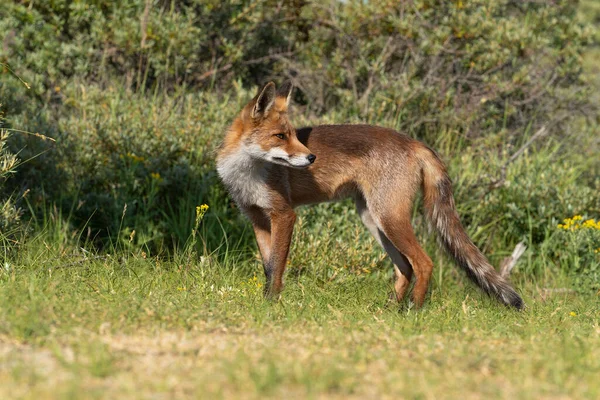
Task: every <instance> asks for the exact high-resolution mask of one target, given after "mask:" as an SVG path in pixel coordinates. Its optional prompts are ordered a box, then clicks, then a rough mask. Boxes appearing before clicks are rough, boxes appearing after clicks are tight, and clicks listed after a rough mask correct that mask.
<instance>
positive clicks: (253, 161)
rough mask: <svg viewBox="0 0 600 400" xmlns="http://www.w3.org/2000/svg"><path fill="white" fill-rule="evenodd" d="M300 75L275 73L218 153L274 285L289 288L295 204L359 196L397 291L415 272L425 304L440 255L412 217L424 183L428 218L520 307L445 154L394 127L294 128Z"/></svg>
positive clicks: (493, 290) (477, 272)
mask: <svg viewBox="0 0 600 400" xmlns="http://www.w3.org/2000/svg"><path fill="white" fill-rule="evenodd" d="M291 92H292V85H291V84H290V83H286V84H284V85H282V87H281V88H280V89H279V90H277V91H276V89H275V85H274V84H273V83H272V82H270V83H268V84H267V85H265V86H264V88H262V90H261V91H260V93H259V94H258V95H257V96H256V97H255V98H254V99H252V101H250V102H249V103H248V104H247V105H246V106H245V107H244V109H243V110H242V111H241V113H240V114H239V115H238V117H237V118H236V119H235V121H234V122H233V124H232V125H231V127H230V128H229V130H228V132H227V134H226V136H225V140H224V142H223V145H222V146H221V148H220V150H219V152H218V156H217V170H218V173H219V175H220V177H221V179H222V180H223V182H224V184H225V185H226V187H227V188H228V190H229V192H230V194H231V196H232V197H233V199H234V200H235V202H236V203H237V204H238V206H239V207H240V209H241V210H242V211H243V212H244V213H245V214H246V215H247V216H248V217H249V218H250V220H251V222H252V226H253V228H254V232H255V234H256V240H257V242H258V246H259V249H260V252H261V255H262V259H263V264H264V272H265V276H266V285H265V294H266V295H268V296H276V295H278V294H279V293H280V292H281V290H282V289H283V273H284V270H285V266H286V261H287V257H288V253H289V248H290V242H291V239H292V231H293V229H294V222H295V221H296V214H295V213H294V208H295V207H296V206H299V205H303V204H310V203H319V202H324V201H332V200H338V199H343V198H347V197H351V198H353V199H354V201H355V203H356V207H357V209H358V213H359V215H360V217H361V219H362V221H363V223H364V224H365V225H366V227H367V228H368V229H369V231H370V232H371V233H372V234H373V236H374V237H375V239H377V241H378V242H379V243H380V244H381V245H382V246H383V248H384V249H385V251H386V252H387V254H388V255H389V256H390V258H391V259H392V262H393V264H394V271H395V276H396V280H395V284H394V289H395V295H396V298H397V300H398V301H400V300H402V298H403V297H404V295H405V294H406V291H407V289H408V287H409V284H410V281H411V279H412V277H413V275H414V276H415V277H416V283H415V285H414V288H413V291H412V300H413V302H414V304H415V305H416V306H417V307H421V306H422V305H423V302H424V300H425V295H426V293H427V289H428V286H429V280H430V278H431V274H432V269H433V263H432V261H431V259H430V258H429V256H428V255H427V254H426V253H425V252H424V251H423V249H422V248H421V246H420V245H419V243H418V241H417V238H416V236H415V234H414V232H413V228H412V226H411V218H410V216H411V210H412V205H413V202H414V199H415V196H416V194H417V192H418V190H419V189H420V188H422V189H423V192H424V204H425V210H426V215H427V217H428V220H429V221H430V223H431V224H432V225H433V227H434V228H435V229H436V230H437V232H438V233H439V235H440V238H441V242H442V243H443V244H444V246H445V248H446V249H447V250H448V252H449V253H450V255H451V256H452V257H453V258H454V259H455V260H456V262H457V263H458V265H459V266H461V267H462V269H464V270H465V272H466V273H467V275H468V277H469V278H471V279H472V280H473V281H474V282H475V283H476V284H477V285H478V286H479V287H480V288H481V289H483V290H484V291H485V292H486V293H488V294H489V295H491V296H494V297H496V298H497V299H498V300H499V301H501V302H502V303H504V304H506V305H508V306H512V307H515V308H517V309H521V308H522V307H523V300H522V299H521V297H520V296H519V295H518V294H517V292H515V290H514V289H513V288H512V287H511V285H510V284H509V283H508V282H507V281H506V280H505V279H504V278H503V277H501V276H500V275H499V274H498V273H497V272H496V270H495V269H494V268H493V267H492V266H491V265H490V263H489V262H488V261H487V259H486V258H485V256H484V255H483V254H482V253H481V252H480V251H479V249H478V248H477V247H476V246H475V245H474V244H473V242H472V241H471V239H470V238H469V237H468V236H467V234H466V232H465V230H464V228H463V227H462V225H461V223H460V219H459V217H458V214H457V212H456V209H455V206H454V198H453V196H452V183H451V181H450V178H449V177H448V174H447V172H446V168H445V166H444V164H443V163H442V162H441V160H440V159H439V157H438V156H437V154H436V153H435V152H434V151H433V150H431V149H430V148H428V147H427V146H425V145H424V144H423V143H421V142H419V141H417V140H414V139H412V138H410V137H408V136H406V135H403V134H400V133H398V132H396V131H394V130H391V129H386V128H381V127H376V126H369V125H324V126H314V127H308V128H301V129H294V127H293V126H292V124H291V123H290V121H289V119H288V114H287V110H288V106H289V103H290V96H291Z"/></svg>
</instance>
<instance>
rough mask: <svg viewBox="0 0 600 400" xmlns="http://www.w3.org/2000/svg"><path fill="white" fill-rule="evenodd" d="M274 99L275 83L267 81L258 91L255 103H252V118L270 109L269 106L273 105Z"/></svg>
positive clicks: (260, 115)
mask: <svg viewBox="0 0 600 400" xmlns="http://www.w3.org/2000/svg"><path fill="white" fill-rule="evenodd" d="M274 101H275V84H274V83H273V82H269V83H267V84H266V85H265V87H264V88H263V89H262V90H261V91H260V94H259V95H258V97H257V98H256V103H254V107H253V108H252V118H259V117H262V116H263V115H265V114H266V113H267V112H268V111H269V110H270V109H271V107H273V102H274Z"/></svg>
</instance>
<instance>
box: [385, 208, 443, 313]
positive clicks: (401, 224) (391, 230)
mask: <svg viewBox="0 0 600 400" xmlns="http://www.w3.org/2000/svg"><path fill="white" fill-rule="evenodd" d="M399 215H402V214H399ZM382 221H383V222H382V228H383V229H382V230H383V232H384V233H385V235H386V237H387V238H389V240H390V241H391V242H392V243H393V244H394V246H395V247H396V248H397V249H398V251H399V252H400V253H401V254H402V255H403V256H404V257H406V259H407V260H408V261H409V263H410V265H412V268H413V272H414V274H415V277H416V278H417V281H416V283H415V286H414V288H413V292H412V299H413V302H414V303H415V306H416V307H417V308H420V307H421V306H422V305H423V303H424V302H425V296H426V294H427V289H428V287H429V281H430V279H431V274H432V272H433V262H432V261H431V258H429V256H428V255H427V253H425V251H424V250H423V249H422V248H421V246H420V245H419V242H418V241H417V237H416V236H415V233H414V231H413V228H412V225H411V223H410V218H403V217H398V216H391V217H388V218H382Z"/></svg>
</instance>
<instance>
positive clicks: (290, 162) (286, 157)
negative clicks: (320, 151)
mask: <svg viewBox="0 0 600 400" xmlns="http://www.w3.org/2000/svg"><path fill="white" fill-rule="evenodd" d="M267 158H268V161H271V162H273V163H275V164H282V165H285V166H288V167H296V168H305V167H308V166H309V165H310V164H312V163H314V162H315V160H316V159H317V156H315V155H314V154H312V153H309V154H306V153H293V154H289V153H288V152H286V151H285V150H282V149H278V148H275V149H271V150H270V151H269V152H268V153H267Z"/></svg>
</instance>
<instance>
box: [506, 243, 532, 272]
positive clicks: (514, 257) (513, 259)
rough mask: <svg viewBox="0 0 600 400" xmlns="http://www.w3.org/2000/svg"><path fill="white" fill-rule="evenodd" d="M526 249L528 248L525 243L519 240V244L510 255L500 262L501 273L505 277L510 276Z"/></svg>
mask: <svg viewBox="0 0 600 400" xmlns="http://www.w3.org/2000/svg"><path fill="white" fill-rule="evenodd" d="M525 250H527V246H525V243H523V242H519V244H517V245H516V246H515V249H514V250H513V252H512V254H511V255H510V257H506V258H505V259H504V260H502V262H501V263H500V275H502V277H503V278H508V276H509V275H510V272H511V271H512V269H513V268H514V267H515V265H517V261H519V258H521V256H522V255H523V253H525Z"/></svg>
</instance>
